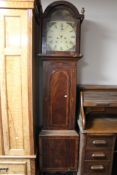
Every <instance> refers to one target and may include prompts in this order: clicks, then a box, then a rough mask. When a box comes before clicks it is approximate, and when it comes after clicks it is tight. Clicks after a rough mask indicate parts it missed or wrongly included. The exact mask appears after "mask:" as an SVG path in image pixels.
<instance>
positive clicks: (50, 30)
mask: <svg viewBox="0 0 117 175" xmlns="http://www.w3.org/2000/svg"><path fill="white" fill-rule="evenodd" d="M46 41H47V50H48V51H75V49H76V23H75V22H67V21H51V22H49V23H48V27H47V40H46Z"/></svg>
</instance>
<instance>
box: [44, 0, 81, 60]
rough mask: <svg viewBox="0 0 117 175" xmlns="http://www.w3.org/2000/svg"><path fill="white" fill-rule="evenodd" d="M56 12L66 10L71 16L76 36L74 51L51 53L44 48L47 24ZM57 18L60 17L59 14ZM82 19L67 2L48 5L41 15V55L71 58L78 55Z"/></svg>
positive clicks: (75, 9)
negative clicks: (74, 24)
mask: <svg viewBox="0 0 117 175" xmlns="http://www.w3.org/2000/svg"><path fill="white" fill-rule="evenodd" d="M57 10H67V11H68V12H69V13H70V14H71V18H72V21H74V22H75V23H76V26H77V27H76V35H77V36H76V47H75V51H52V52H48V51H47V47H46V35H47V23H48V22H49V21H50V20H51V15H52V14H53V13H54V12H55V11H57ZM58 16H61V12H60V14H59V15H58ZM57 18H58V17H57ZM83 19H84V15H83V14H80V13H79V12H78V10H77V8H76V7H75V6H74V5H73V4H71V3H69V2H66V1H64V2H63V1H57V2H54V3H52V4H50V5H49V6H48V7H47V8H46V10H45V12H44V15H43V27H42V28H43V34H42V53H43V54H46V55H57V56H58V55H59V56H64V55H65V56H66V55H68V56H69V55H71V56H72V57H73V56H75V55H80V34H81V23H82V21H83ZM55 20H56V19H55ZM70 20H71V19H69V21H70Z"/></svg>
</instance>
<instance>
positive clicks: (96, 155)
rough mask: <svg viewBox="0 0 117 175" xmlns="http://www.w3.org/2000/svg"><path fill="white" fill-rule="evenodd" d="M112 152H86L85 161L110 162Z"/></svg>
mask: <svg viewBox="0 0 117 175" xmlns="http://www.w3.org/2000/svg"><path fill="white" fill-rule="evenodd" d="M111 158H112V151H110V150H100V151H98V150H88V151H86V153H85V160H111Z"/></svg>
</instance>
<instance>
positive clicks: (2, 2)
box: [0, 0, 34, 9]
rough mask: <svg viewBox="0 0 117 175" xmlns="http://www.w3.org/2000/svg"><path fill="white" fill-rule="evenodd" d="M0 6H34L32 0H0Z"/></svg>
mask: <svg viewBox="0 0 117 175" xmlns="http://www.w3.org/2000/svg"><path fill="white" fill-rule="evenodd" d="M0 8H21V9H26V8H28V9H32V8H34V0H0Z"/></svg>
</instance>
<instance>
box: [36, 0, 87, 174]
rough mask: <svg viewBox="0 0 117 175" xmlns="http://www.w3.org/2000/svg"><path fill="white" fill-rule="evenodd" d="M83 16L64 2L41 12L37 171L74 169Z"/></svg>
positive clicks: (76, 144)
mask: <svg viewBox="0 0 117 175" xmlns="http://www.w3.org/2000/svg"><path fill="white" fill-rule="evenodd" d="M83 18H84V15H83V14H79V12H78V10H77V8H76V7H75V6H74V5H72V4H71V3H68V2H66V1H57V2H54V3H52V4H50V5H49V6H48V7H47V8H46V10H45V12H44V15H43V26H42V53H39V57H40V59H41V61H42V70H43V72H42V74H43V83H42V86H43V88H42V89H43V92H42V94H43V115H42V130H41V132H40V134H39V153H40V171H41V172H42V173H43V172H50V173H51V172H53V173H55V172H61V173H62V172H69V171H70V172H77V168H78V167H77V166H78V145H79V144H78V142H79V136H78V134H77V132H76V131H75V106H76V74H77V61H78V60H79V59H80V58H81V57H82V56H81V54H80V30H81V22H82V21H83Z"/></svg>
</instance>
